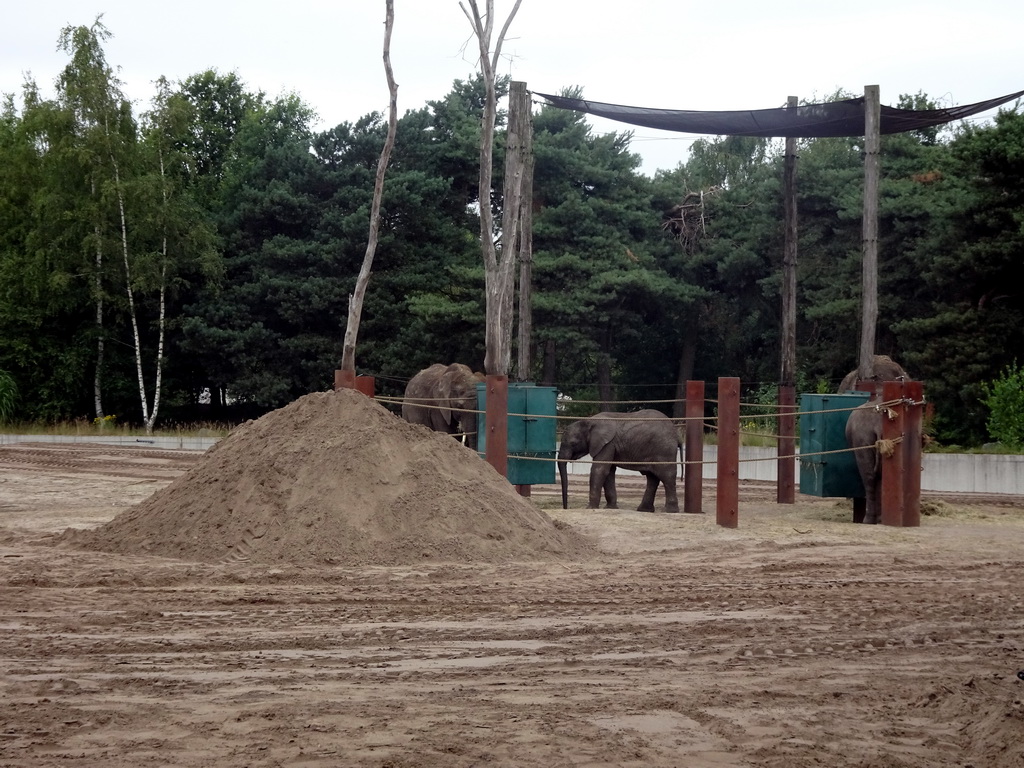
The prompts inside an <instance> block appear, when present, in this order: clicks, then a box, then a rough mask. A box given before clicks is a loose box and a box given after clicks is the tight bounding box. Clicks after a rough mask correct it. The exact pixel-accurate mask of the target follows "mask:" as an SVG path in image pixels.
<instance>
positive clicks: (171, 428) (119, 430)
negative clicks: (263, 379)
mask: <svg viewBox="0 0 1024 768" xmlns="http://www.w3.org/2000/svg"><path fill="white" fill-rule="evenodd" d="M231 429H232V426H231V425H230V424H222V423H218V422H196V423H193V424H176V425H168V426H165V427H162V428H158V429H154V430H153V435H152V436H154V437H225V436H226V435H227V434H228V432H230V431H231ZM4 432H6V433H8V434H12V435H67V436H74V437H140V436H145V435H146V430H145V429H143V428H142V427H137V426H134V425H131V424H118V423H117V421H116V419H113V418H107V419H102V420H101V419H94V420H92V421H89V420H87V419H75V420H73V421H58V422H39V421H23V422H11V423H8V424H5V425H4Z"/></svg>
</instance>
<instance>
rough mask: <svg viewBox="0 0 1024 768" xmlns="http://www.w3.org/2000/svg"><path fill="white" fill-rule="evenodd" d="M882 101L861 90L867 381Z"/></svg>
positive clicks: (874, 318)
mask: <svg viewBox="0 0 1024 768" xmlns="http://www.w3.org/2000/svg"><path fill="white" fill-rule="evenodd" d="M881 113H882V107H881V100H880V98H879V91H878V86H877V85H867V86H864V213H863V222H862V227H861V231H862V240H863V243H862V250H863V261H862V263H861V291H862V293H861V331H860V362H859V364H858V366H857V373H858V375H859V376H860V378H862V379H870V378H871V375H872V373H873V366H872V360H873V358H874V354H875V335H876V327H877V325H878V182H879V176H880V167H879V150H880V147H881V134H880V130H881V127H880V126H881Z"/></svg>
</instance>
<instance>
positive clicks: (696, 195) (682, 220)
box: [661, 187, 721, 253]
mask: <svg viewBox="0 0 1024 768" xmlns="http://www.w3.org/2000/svg"><path fill="white" fill-rule="evenodd" d="M720 191H721V188H720V187H709V188H708V189H702V190H700V191H699V192H687V193H686V195H685V196H684V197H683V199H682V201H681V202H680V203H678V204H676V205H674V206H672V208H670V209H669V210H668V211H666V212H665V221H664V222H663V223H662V225H661V227H662V229H666V230H668V231H669V232H671V233H672V234H673V235H674V236H675V238H676V239H677V240H678V241H679V243H680V244H681V245H682V246H683V250H684V251H686V252H687V253H693V252H694V251H696V250H697V246H698V245H699V243H700V241H701V238H703V237H704V235H705V234H706V232H707V231H706V228H705V224H706V221H707V217H706V211H705V203H706V200H707V198H709V197H714V196H716V195H717V194H718V193H719V192H720Z"/></svg>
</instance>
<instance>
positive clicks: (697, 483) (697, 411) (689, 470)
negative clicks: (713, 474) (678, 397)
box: [683, 381, 704, 515]
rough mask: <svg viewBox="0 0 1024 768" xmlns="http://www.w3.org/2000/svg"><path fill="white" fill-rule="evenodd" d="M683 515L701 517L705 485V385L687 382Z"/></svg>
mask: <svg viewBox="0 0 1024 768" xmlns="http://www.w3.org/2000/svg"><path fill="white" fill-rule="evenodd" d="M683 460H684V464H683V512H688V513H691V514H697V515H699V514H701V513H702V512H703V511H704V510H703V509H702V508H701V493H702V492H703V486H704V464H703V462H704V382H703V381H687V382H686V439H685V441H684V444H683Z"/></svg>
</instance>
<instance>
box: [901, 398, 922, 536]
mask: <svg viewBox="0 0 1024 768" xmlns="http://www.w3.org/2000/svg"><path fill="white" fill-rule="evenodd" d="M903 394H904V397H906V398H907V400H909V401H910V402H909V403H907V406H906V416H905V417H904V420H903V445H902V446H901V447H902V448H903V525H904V526H907V527H916V526H919V525H920V524H921V421H922V415H923V412H924V387H923V385H922V384H921V382H920V381H908V382H906V383H905V384H904V386H903Z"/></svg>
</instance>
